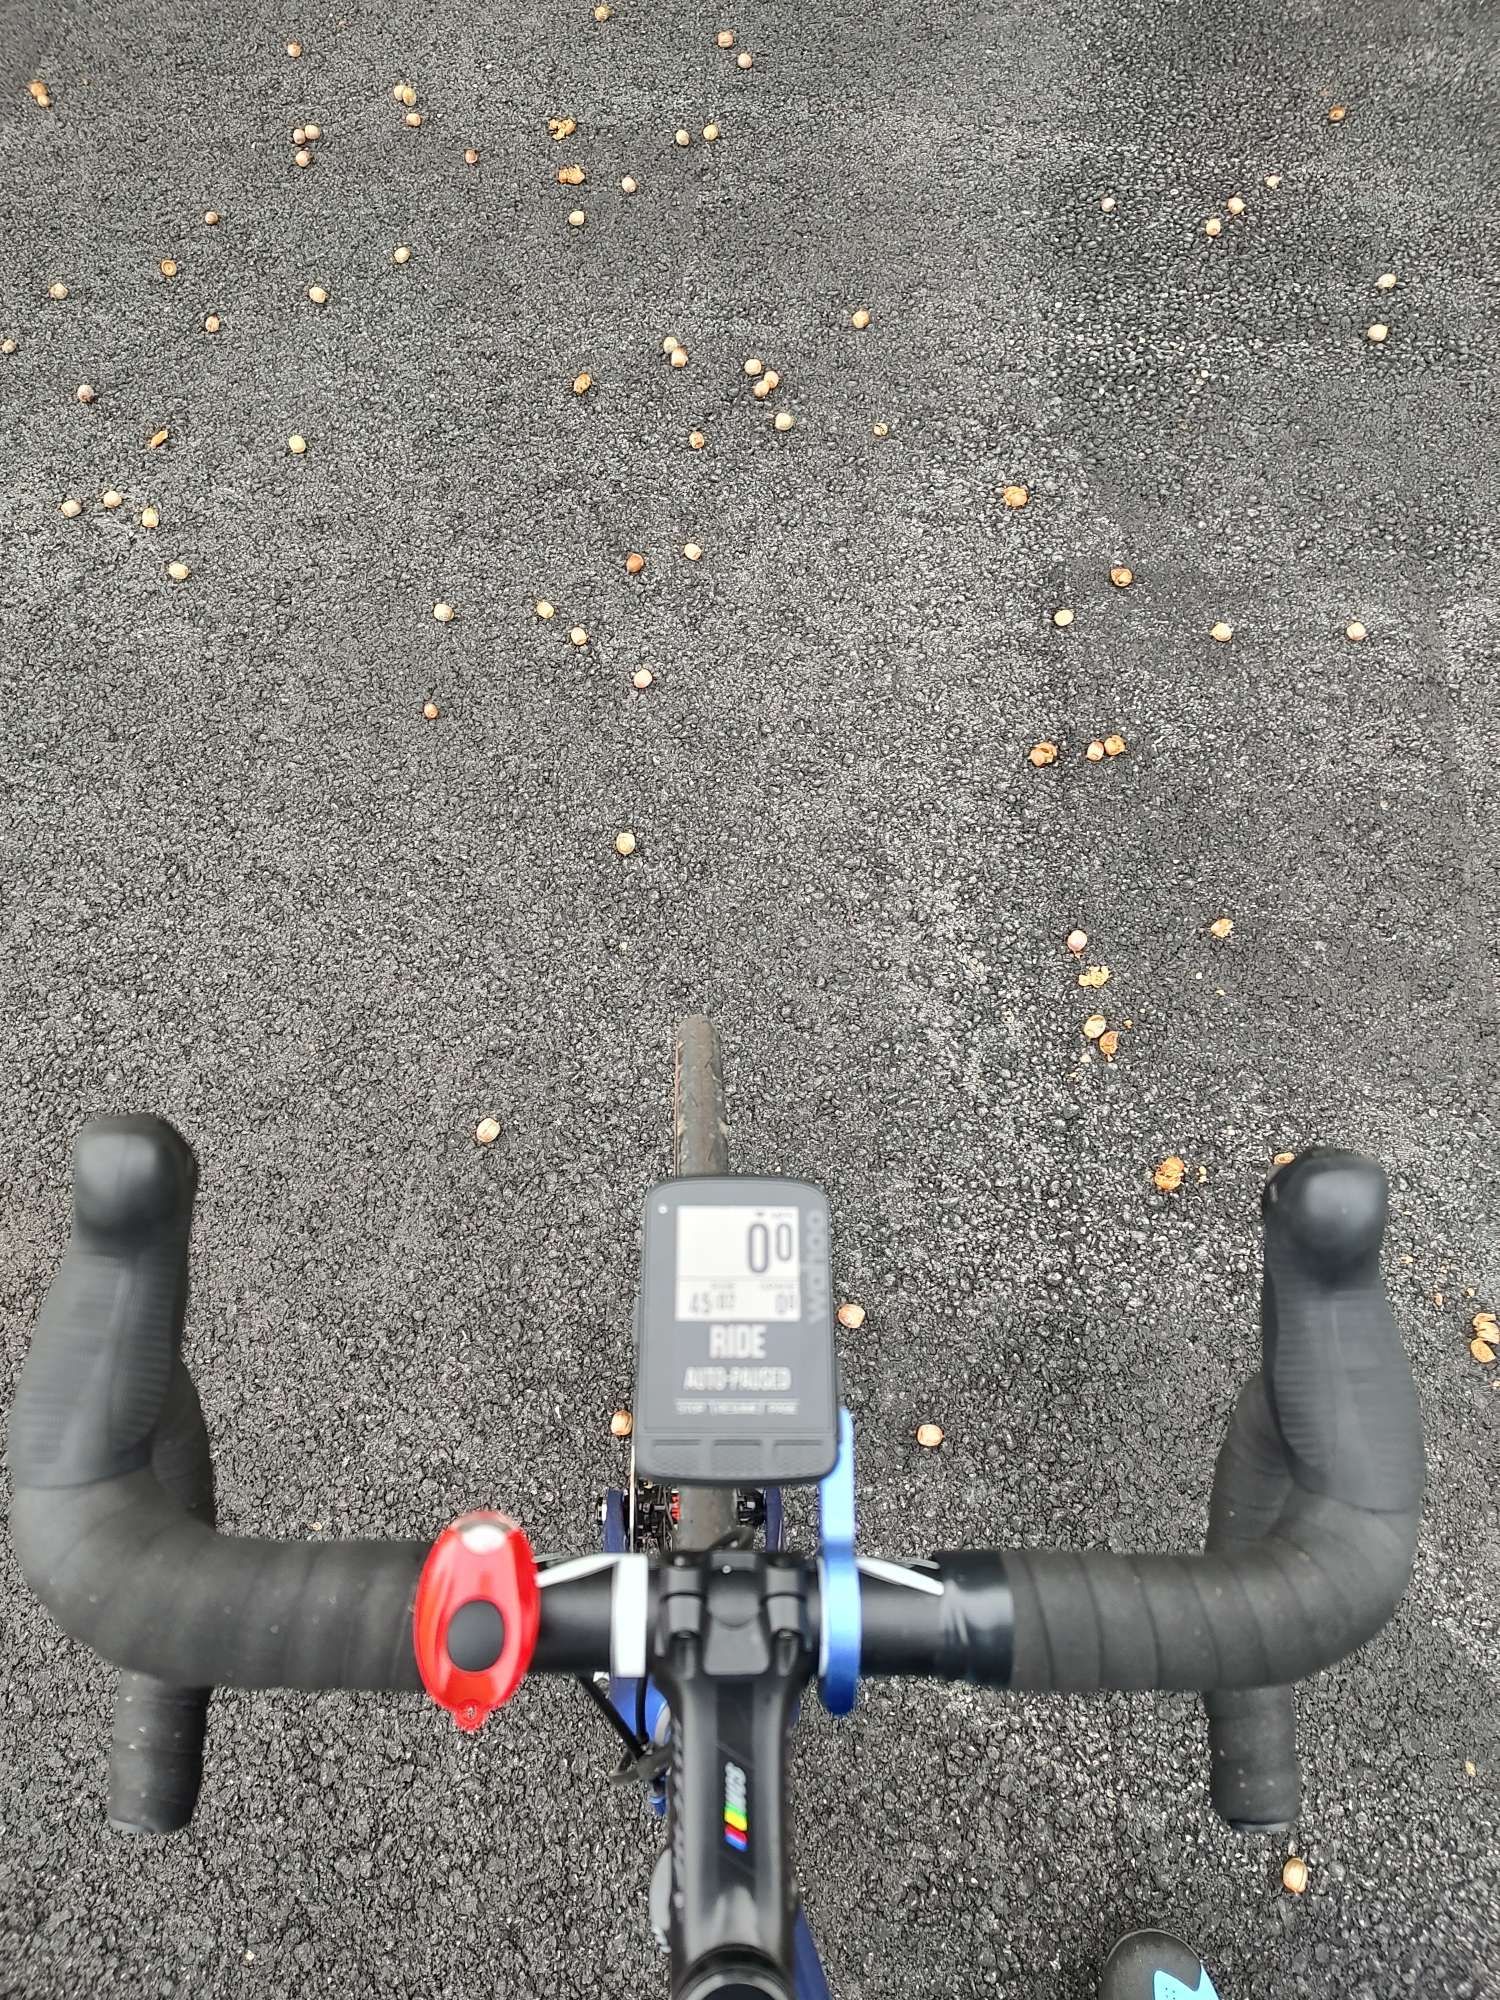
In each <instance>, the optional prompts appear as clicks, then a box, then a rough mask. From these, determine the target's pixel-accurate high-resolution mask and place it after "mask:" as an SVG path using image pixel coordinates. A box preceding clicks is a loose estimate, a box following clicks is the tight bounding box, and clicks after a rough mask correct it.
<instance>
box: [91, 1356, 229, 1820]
mask: <svg viewBox="0 0 1500 2000" xmlns="http://www.w3.org/2000/svg"><path fill="white" fill-rule="evenodd" d="M151 1470H152V1471H153V1472H154V1473H155V1475H156V1477H157V1479H158V1480H159V1481H160V1483H161V1485H162V1486H163V1487H164V1488H165V1490H166V1491H167V1492H168V1493H170V1494H171V1496H172V1498H173V1499H174V1500H176V1501H177V1503H178V1504H179V1506H181V1507H183V1508H184V1509H185V1510H186V1511H187V1512H188V1513H189V1514H190V1515H192V1516H193V1517H194V1519H196V1520H199V1521H203V1522H206V1523H207V1525H208V1526H209V1527H212V1526H213V1525H214V1473H213V1460H212V1458H211V1456H210V1454H209V1445H208V1429H207V1426H206V1425H205V1424H204V1421H203V1411H202V1408H201V1407H200V1405H199V1402H198V1392H197V1390H196V1389H194V1387H193V1384H192V1379H191V1377H190V1376H189V1375H188V1372H187V1369H186V1368H185V1367H184V1366H183V1364H182V1360H181V1358H180V1357H177V1358H175V1359H174V1362H173V1369H172V1375H171V1378H170V1380H169V1382H168V1384H167V1395H166V1401H165V1403H164V1405H163V1408H162V1412H161V1415H160V1417H159V1418H158V1420H157V1424H156V1429H155V1431H154V1433H153V1435H152V1439H151ZM210 1693H211V1690H210V1689H209V1688H206V1687H201V1688H197V1687H177V1686H174V1685H173V1684H172V1683H171V1682H169V1681H160V1680H153V1679H152V1678H151V1677H150V1676H149V1675H147V1674H130V1673H122V1674H121V1675H120V1676H119V1679H118V1681H117V1683H116V1686H115V1699H114V1713H113V1716H112V1718H111V1724H110V1757H109V1820H110V1824H111V1825H112V1826H114V1827H118V1828H119V1829H120V1831H121V1832H125V1833H176V1832H178V1831H179V1830H180V1829H181V1828H182V1827H185V1826H186V1825H187V1823H188V1821H189V1820H190V1819H191V1818H192V1816H193V1809H194V1807H195V1806H196V1805H197V1803H198V1788H199V1785H200V1784H201V1782H202V1778H203V1744H204V1738H205V1736H206V1734H207V1728H208V1702H209V1695H210Z"/></svg>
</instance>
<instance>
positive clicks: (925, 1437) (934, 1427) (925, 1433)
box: [917, 1424, 943, 1451]
mask: <svg viewBox="0 0 1500 2000" xmlns="http://www.w3.org/2000/svg"><path fill="white" fill-rule="evenodd" d="M942 1441H943V1427H942V1425H941V1424H918V1425H917V1443H918V1444H919V1445H921V1447H922V1449H923V1451H936V1450H937V1448H938V1446H939V1445H940V1444H941V1443H942Z"/></svg>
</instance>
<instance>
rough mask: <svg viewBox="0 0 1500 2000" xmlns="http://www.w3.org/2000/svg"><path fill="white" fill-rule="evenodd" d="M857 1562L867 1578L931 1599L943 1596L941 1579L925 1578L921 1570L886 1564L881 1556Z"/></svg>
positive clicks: (861, 1557) (901, 1564)
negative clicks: (916, 1591)
mask: <svg viewBox="0 0 1500 2000" xmlns="http://www.w3.org/2000/svg"><path fill="white" fill-rule="evenodd" d="M856 1561H857V1562H858V1564H859V1567H860V1569H861V1570H862V1571H863V1572H864V1574H865V1575H866V1576H876V1577H879V1579H880V1581H881V1582H882V1583H896V1584H899V1585H900V1586H901V1588H902V1589H903V1590H920V1591H923V1592H925V1593H926V1595H927V1596H929V1597H941V1596H942V1594H943V1585H942V1581H941V1579H940V1578H938V1577H935V1576H923V1575H922V1573H921V1571H920V1570H915V1569H908V1568H907V1567H906V1565H905V1564H904V1563H893V1562H886V1561H885V1560H884V1558H883V1557H881V1556H859V1557H857V1558H856Z"/></svg>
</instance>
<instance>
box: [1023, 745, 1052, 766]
mask: <svg viewBox="0 0 1500 2000" xmlns="http://www.w3.org/2000/svg"><path fill="white" fill-rule="evenodd" d="M1026 755H1027V756H1028V757H1029V758H1030V760H1031V762H1032V763H1033V764H1035V765H1036V767H1037V769H1038V770H1041V768H1042V766H1043V765H1044V764H1055V763H1056V762H1057V745H1056V744H1055V743H1033V744H1032V746H1031V748H1030V749H1029V750H1028V751H1027V753H1026Z"/></svg>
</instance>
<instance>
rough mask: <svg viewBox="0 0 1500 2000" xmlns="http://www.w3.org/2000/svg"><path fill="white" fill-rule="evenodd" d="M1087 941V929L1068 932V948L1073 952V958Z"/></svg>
mask: <svg viewBox="0 0 1500 2000" xmlns="http://www.w3.org/2000/svg"><path fill="white" fill-rule="evenodd" d="M1088 941H1089V934H1088V932H1087V931H1069V932H1068V950H1069V951H1070V952H1072V953H1073V955H1074V957H1075V958H1076V957H1077V955H1078V953H1079V952H1081V951H1082V950H1083V948H1084V946H1085V945H1086V944H1087V943H1088Z"/></svg>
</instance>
